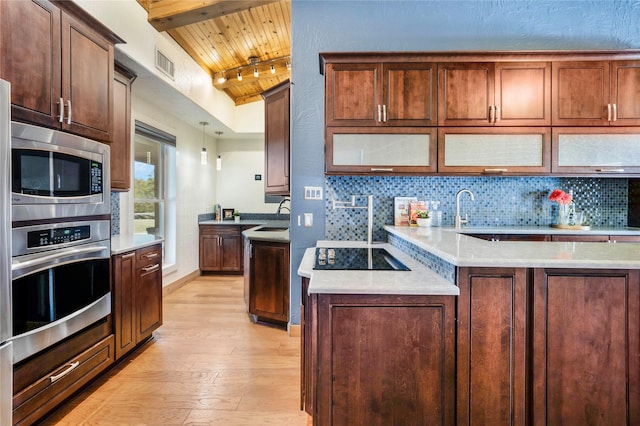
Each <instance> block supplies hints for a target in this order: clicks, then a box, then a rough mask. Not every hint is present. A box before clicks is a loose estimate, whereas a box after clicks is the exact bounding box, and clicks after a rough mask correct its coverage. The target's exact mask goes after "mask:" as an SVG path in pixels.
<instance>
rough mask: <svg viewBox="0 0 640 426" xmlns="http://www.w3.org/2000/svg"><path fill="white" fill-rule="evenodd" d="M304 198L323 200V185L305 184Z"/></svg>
mask: <svg viewBox="0 0 640 426" xmlns="http://www.w3.org/2000/svg"><path fill="white" fill-rule="evenodd" d="M304 199H305V200H315V201H322V187H320V186H305V187H304Z"/></svg>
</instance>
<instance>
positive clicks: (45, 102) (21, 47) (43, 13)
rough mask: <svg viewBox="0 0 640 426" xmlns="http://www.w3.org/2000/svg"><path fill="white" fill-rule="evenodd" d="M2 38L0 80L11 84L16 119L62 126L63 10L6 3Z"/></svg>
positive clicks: (1, 6) (0, 17)
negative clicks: (61, 26) (61, 48)
mask: <svg viewBox="0 0 640 426" xmlns="http://www.w3.org/2000/svg"><path fill="white" fill-rule="evenodd" d="M16 23H22V24H19V25H16ZM0 38H1V39H2V43H0V76H1V77H2V78H3V79H5V80H8V81H10V82H11V103H12V110H11V114H12V119H13V120H19V121H28V122H31V123H37V124H41V125H45V126H49V127H52V126H59V123H58V121H57V118H58V117H57V116H58V115H59V101H60V96H61V92H60V91H61V86H60V60H61V56H60V10H59V9H58V8H57V7H55V6H54V5H53V4H51V3H49V2H39V3H36V2H32V1H2V2H0Z"/></svg>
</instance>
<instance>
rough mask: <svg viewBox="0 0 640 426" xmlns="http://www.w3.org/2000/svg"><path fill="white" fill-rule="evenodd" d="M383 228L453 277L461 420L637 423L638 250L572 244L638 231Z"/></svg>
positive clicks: (639, 379)
mask: <svg viewBox="0 0 640 426" xmlns="http://www.w3.org/2000/svg"><path fill="white" fill-rule="evenodd" d="M385 229H386V230H387V231H388V232H389V233H390V234H391V235H392V238H391V239H392V241H393V240H394V239H395V238H400V239H401V240H404V242H405V243H409V244H414V245H417V246H418V247H419V248H420V249H422V250H426V251H427V252H429V253H431V254H432V255H435V256H437V257H438V258H440V260H441V261H444V262H448V263H450V264H451V265H452V266H453V267H454V268H455V270H456V274H455V276H456V280H457V284H458V286H459V287H460V296H459V298H458V299H457V301H456V303H457V318H456V320H457V323H458V327H457V336H456V339H457V340H456V345H457V346H456V348H457V349H456V350H457V352H456V359H457V366H456V377H457V388H456V396H457V403H456V418H457V420H458V424H471V422H472V420H473V421H474V422H475V421H477V420H478V419H482V420H481V421H482V422H484V423H485V424H496V425H500V424H505V425H513V424H529V423H531V424H534V425H545V424H607V425H608V424H621V425H635V424H638V422H640V398H638V396H639V395H640V316H639V315H638V312H639V311H640V260H639V259H640V244H637V243H636V244H633V243H628V244H608V243H607V244H591V243H585V244H582V243H579V242H574V241H575V240H577V239H578V238H579V237H585V238H588V239H589V240H591V241H593V240H594V238H597V239H600V240H604V241H610V239H611V238H621V239H622V238H623V237H624V238H625V239H626V238H628V239H637V238H638V232H637V231H631V230H630V231H628V233H626V234H625V233H623V232H621V231H619V232H618V233H617V234H614V233H613V232H612V233H611V234H608V233H607V232H606V231H596V232H595V233H594V234H595V235H584V233H583V234H582V235H579V234H576V233H573V234H571V233H567V234H565V235H564V236H563V235H562V232H561V231H558V232H557V233H555V232H556V231H553V232H551V234H553V235H552V238H553V237H555V239H556V242H537V241H536V242H529V241H519V242H510V241H505V242H488V241H483V240H480V239H477V238H472V237H471V236H467V235H464V234H460V233H458V232H457V231H455V230H453V229H448V228H442V229H438V230H436V229H432V230H431V232H430V233H429V234H424V233H422V234H420V233H418V230H411V229H403V228H402V227H392V226H386V227H385ZM541 232H542V233H541V235H542V234H544V232H543V231H542V230H541ZM587 234H588V233H587ZM598 234H599V235H598ZM557 235H560V237H557ZM568 237H573V239H574V241H569V242H559V241H557V240H558V239H560V238H568Z"/></svg>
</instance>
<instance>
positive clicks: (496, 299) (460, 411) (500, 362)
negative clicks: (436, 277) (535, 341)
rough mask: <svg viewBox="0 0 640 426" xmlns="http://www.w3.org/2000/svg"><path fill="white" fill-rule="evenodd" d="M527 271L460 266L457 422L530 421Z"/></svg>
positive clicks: (508, 422) (519, 423)
mask: <svg viewBox="0 0 640 426" xmlns="http://www.w3.org/2000/svg"><path fill="white" fill-rule="evenodd" d="M527 282H528V281H527V273H526V269H524V268H519V269H518V268H516V269H514V268H460V269H459V271H458V286H459V287H460V296H459V297H458V318H457V319H458V331H457V333H458V336H457V345H458V346H457V365H458V367H457V374H456V377H457V387H456V391H457V419H458V424H460V425H463V424H466V425H470V424H472V420H473V423H475V422H478V423H480V424H486V425H523V424H525V421H526V406H527V402H526V398H527V396H526V375H527V368H526V366H527V361H528V358H527V341H526V335H527V329H526V321H527V318H526V315H527V300H528V298H527Z"/></svg>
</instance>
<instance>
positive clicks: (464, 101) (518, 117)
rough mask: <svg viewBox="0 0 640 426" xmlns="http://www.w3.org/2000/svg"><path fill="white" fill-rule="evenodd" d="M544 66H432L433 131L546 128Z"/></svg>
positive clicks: (546, 67)
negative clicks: (434, 83) (435, 121)
mask: <svg viewBox="0 0 640 426" xmlns="http://www.w3.org/2000/svg"><path fill="white" fill-rule="evenodd" d="M550 95H551V63H550V62H513V63H499V62H498V63H493V62H471V63H441V64H439V65H438V99H439V104H438V125H440V126H549V125H550V124H551V101H550V99H551V97H550Z"/></svg>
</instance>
